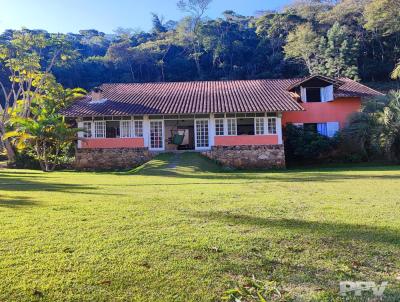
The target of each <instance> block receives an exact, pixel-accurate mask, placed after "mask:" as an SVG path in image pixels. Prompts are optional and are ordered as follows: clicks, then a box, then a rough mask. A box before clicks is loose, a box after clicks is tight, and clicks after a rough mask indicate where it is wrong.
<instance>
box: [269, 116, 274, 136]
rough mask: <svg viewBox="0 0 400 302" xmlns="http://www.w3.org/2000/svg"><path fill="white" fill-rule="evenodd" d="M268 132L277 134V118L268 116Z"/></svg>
mask: <svg viewBox="0 0 400 302" xmlns="http://www.w3.org/2000/svg"><path fill="white" fill-rule="evenodd" d="M268 134H276V118H274V117H269V118H268Z"/></svg>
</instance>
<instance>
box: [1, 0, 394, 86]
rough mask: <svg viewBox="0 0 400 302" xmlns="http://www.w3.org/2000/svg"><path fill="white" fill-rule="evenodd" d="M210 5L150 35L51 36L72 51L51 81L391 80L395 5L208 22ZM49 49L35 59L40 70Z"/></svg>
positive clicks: (317, 1)
mask: <svg viewBox="0 0 400 302" xmlns="http://www.w3.org/2000/svg"><path fill="white" fill-rule="evenodd" d="M209 4H210V1H209V0H206V1H203V0H202V1H198V0H193V1H192V0H190V1H186V0H185V1H179V9H181V10H182V11H184V13H185V14H186V15H185V17H184V18H183V19H182V20H179V21H171V20H169V21H166V22H164V20H162V18H161V17H159V16H158V15H153V16H152V21H153V28H152V30H151V31H149V32H143V31H138V30H136V31H135V30H132V29H122V28H119V29H117V30H116V32H115V34H113V35H107V34H105V33H102V32H99V31H97V30H82V31H80V32H79V33H78V34H66V35H58V37H59V39H61V40H64V41H65V45H67V44H68V45H70V46H71V49H70V51H68V52H64V51H63V55H60V56H58V58H59V59H61V60H57V63H56V64H55V65H54V67H53V73H54V75H55V76H56V79H57V81H58V82H60V83H61V84H63V85H64V87H84V88H87V89H90V88H92V87H94V86H97V85H99V84H101V83H104V82H153V81H189V80H199V79H202V80H219V79H254V78H289V77H298V76H304V75H306V74H309V73H322V74H324V75H329V76H347V77H351V78H354V79H360V80H363V81H377V80H379V81H388V80H389V75H390V73H391V72H392V71H393V69H394V67H395V64H396V62H398V59H399V58H400V45H399V41H400V31H399V27H398V24H400V22H398V15H399V11H400V10H399V9H398V1H387V0H373V1H370V0H343V1H330V0H326V1H325V0H312V1H309V0H306V1H294V2H293V3H292V4H291V5H290V6H289V7H288V8H286V9H284V10H282V11H278V12H266V13H265V14H263V15H260V16H241V15H239V14H237V13H235V12H233V11H226V12H224V14H223V17H220V18H215V19H210V18H206V15H207V8H208V6H209ZM24 32H25V33H26V34H29V35H31V36H36V35H38V36H40V38H38V40H39V41H38V43H39V44H40V43H42V44H43V43H45V44H47V42H46V41H47V40H48V39H50V38H51V37H53V38H54V35H51V34H49V33H46V32H45V31H31V30H27V29H25V30H24ZM13 34H14V31H6V32H5V33H4V34H3V35H1V36H0V40H1V41H2V42H4V44H10V40H12V37H13ZM43 39H44V40H43ZM50 44H51V43H50ZM61 44H62V43H61ZM27 45H29V43H28V44H27ZM55 49H58V48H57V47H54V46H51V47H50V46H46V47H45V48H44V49H42V50H41V53H42V54H43V55H44V58H45V60H44V61H43V62H45V61H46V62H48V61H49V59H50V58H51V57H52V54H54V50H55ZM64 53H65V54H64ZM62 58H64V59H65V60H63V59H62ZM34 62H36V64H37V61H35V60H33V61H32V64H33V63H34ZM43 62H42V63H43ZM43 66H44V65H43ZM43 66H42V67H43ZM4 76H6V75H3V77H4ZM394 76H395V74H394ZM0 78H1V77H0Z"/></svg>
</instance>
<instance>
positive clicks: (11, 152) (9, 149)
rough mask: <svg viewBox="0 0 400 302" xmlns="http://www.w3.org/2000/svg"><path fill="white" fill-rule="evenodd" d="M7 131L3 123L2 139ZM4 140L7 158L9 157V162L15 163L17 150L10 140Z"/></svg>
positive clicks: (0, 132)
mask: <svg viewBox="0 0 400 302" xmlns="http://www.w3.org/2000/svg"><path fill="white" fill-rule="evenodd" d="M5 133H6V129H5V128H4V126H3V125H2V124H1V125H0V139H1V137H2V136H3V135H4V134H5ZM2 142H3V145H4V148H5V149H6V151H7V159H8V162H9V164H14V163H15V151H14V148H13V147H12V145H11V143H10V140H9V139H5V140H2Z"/></svg>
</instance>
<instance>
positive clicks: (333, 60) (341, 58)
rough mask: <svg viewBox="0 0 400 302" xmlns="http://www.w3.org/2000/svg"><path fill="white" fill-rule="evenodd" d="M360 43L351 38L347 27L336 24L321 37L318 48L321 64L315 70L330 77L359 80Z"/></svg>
mask: <svg viewBox="0 0 400 302" xmlns="http://www.w3.org/2000/svg"><path fill="white" fill-rule="evenodd" d="M357 54H358V43H357V41H355V40H354V38H352V37H351V33H350V32H349V31H348V30H347V27H346V26H340V24H339V23H338V22H336V23H335V24H334V25H333V26H332V28H331V29H329V31H328V33H327V37H326V38H325V37H321V40H320V44H319V47H318V56H319V58H320V59H319V64H318V65H317V66H315V70H316V71H317V72H318V73H319V74H322V75H326V76H329V77H348V78H352V79H358V69H357Z"/></svg>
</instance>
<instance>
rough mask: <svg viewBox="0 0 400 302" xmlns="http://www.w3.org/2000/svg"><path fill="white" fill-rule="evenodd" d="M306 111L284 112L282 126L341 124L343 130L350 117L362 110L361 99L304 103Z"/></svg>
mask: <svg viewBox="0 0 400 302" xmlns="http://www.w3.org/2000/svg"><path fill="white" fill-rule="evenodd" d="M301 106H302V107H303V108H304V109H305V111H296V112H284V113H283V115H282V124H283V125H286V124H287V123H326V122H339V123H340V128H342V127H343V126H344V125H345V124H346V122H347V119H348V117H349V116H350V115H351V114H352V113H354V112H357V111H360V108H361V99H360V98H340V99H335V100H334V101H332V102H326V103H302V104H301Z"/></svg>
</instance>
